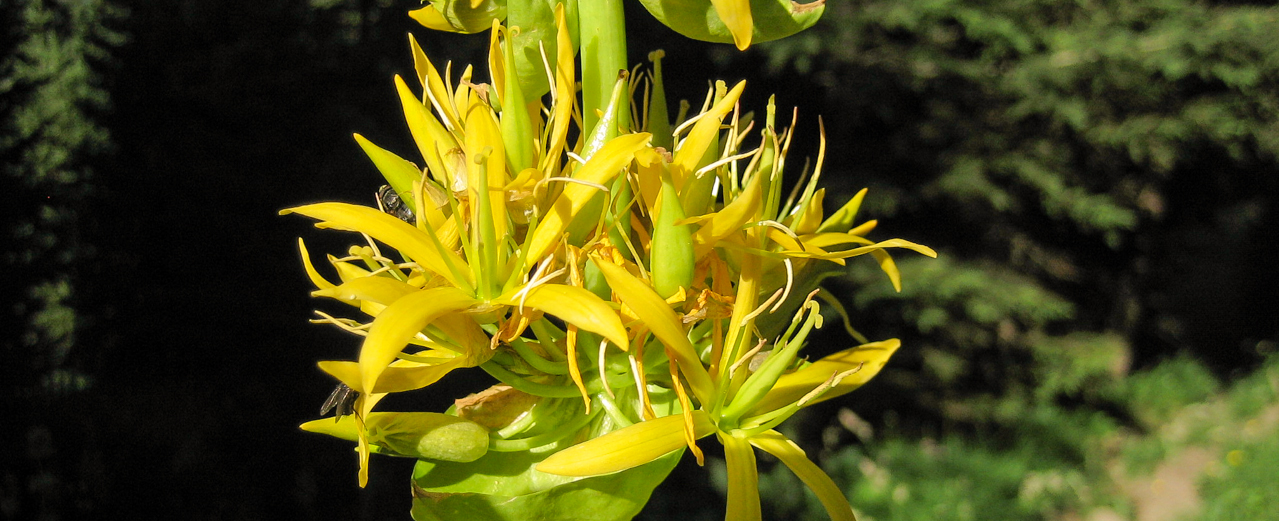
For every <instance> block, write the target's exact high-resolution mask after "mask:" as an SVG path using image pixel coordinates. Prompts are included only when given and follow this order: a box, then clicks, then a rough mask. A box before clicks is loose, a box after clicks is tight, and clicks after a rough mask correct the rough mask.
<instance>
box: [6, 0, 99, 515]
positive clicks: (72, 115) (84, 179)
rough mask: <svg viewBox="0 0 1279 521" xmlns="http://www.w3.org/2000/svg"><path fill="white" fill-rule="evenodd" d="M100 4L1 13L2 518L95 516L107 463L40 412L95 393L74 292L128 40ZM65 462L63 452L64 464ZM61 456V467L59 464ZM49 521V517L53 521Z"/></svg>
mask: <svg viewBox="0 0 1279 521" xmlns="http://www.w3.org/2000/svg"><path fill="white" fill-rule="evenodd" d="M120 16H121V13H120V11H119V10H118V9H117V8H115V7H114V6H112V5H111V4H110V3H109V2H107V1H105V0H89V1H79V2H57V1H46V0H18V1H14V2H4V3H3V4H0V19H4V20H9V22H6V23H5V24H4V27H3V29H0V31H2V32H0V175H2V176H3V180H4V186H5V188H4V189H3V190H0V198H3V199H2V201H3V202H2V203H0V214H2V215H3V219H0V222H2V223H3V231H2V232H0V233H3V236H4V239H3V240H0V244H2V245H3V246H0V269H2V270H3V275H0V281H2V282H0V285H2V286H3V291H0V299H2V300H0V331H3V334H2V335H0V350H2V351H0V356H2V357H3V360H4V362H3V363H0V382H2V383H0V386H2V387H0V393H3V398H2V399H0V403H3V404H4V405H3V408H4V410H5V416H6V419H5V428H4V429H3V430H2V432H3V434H2V435H0V440H2V443H3V445H4V446H5V447H7V448H6V450H5V451H4V457H3V460H4V461H5V464H4V465H2V466H0V467H2V468H3V473H4V474H3V476H0V477H2V478H3V481H2V482H0V488H3V492H4V493H3V497H4V509H3V514H4V516H5V518H6V519H21V518H27V519H35V518H41V519H52V518H57V517H58V515H59V513H60V512H61V513H66V514H75V513H80V514H83V513H86V512H88V511H90V506H89V505H91V504H92V502H93V501H94V499H95V497H94V495H95V492H96V491H98V490H100V487H99V486H97V484H96V483H95V481H97V480H98V479H99V478H100V472H101V470H102V469H101V467H100V460H98V458H97V453H96V452H95V450H94V449H93V448H92V447H91V446H85V445H79V446H68V445H70V444H69V443H67V442H66V440H62V441H58V440H55V439H54V436H53V434H52V433H53V432H54V430H56V429H57V427H55V426H52V425H50V419H51V418H50V417H49V416H48V415H46V414H45V412H47V411H48V410H49V409H50V408H51V404H53V403H58V402H56V400H60V399H65V398H67V397H71V396H74V395H76V394H78V393H80V392H82V391H84V390H86V389H88V388H89V387H90V386H91V385H92V379H91V373H92V369H93V367H92V366H93V365H94V364H95V360H96V356H95V353H93V352H92V348H91V346H90V348H89V349H85V348H84V346H82V345H81V342H80V341H79V340H80V338H82V337H83V335H84V333H85V328H86V326H87V324H88V321H87V320H86V317H87V316H88V314H86V313H85V312H84V309H82V307H81V299H80V298H79V294H78V293H79V291H80V286H81V282H82V280H83V278H84V272H85V271H87V266H88V265H89V262H90V260H91V259H92V258H93V257H94V247H93V245H92V244H87V243H86V241H84V240H82V237H83V235H82V233H81V227H82V226H84V225H86V224H87V223H88V222H90V220H91V218H92V216H91V215H90V214H89V212H88V208H89V205H90V202H91V199H92V198H93V197H94V192H95V186H96V182H97V180H96V179H95V177H94V169H93V168H92V166H91V164H92V161H93V159H94V158H95V157H98V156H100V155H101V154H103V153H104V152H106V151H108V149H109V147H110V137H109V133H108V131H107V130H106V129H105V128H103V126H102V125H101V124H100V123H99V121H98V117H99V115H100V114H101V112H102V111H103V110H105V109H106V108H107V106H108V104H109V99H108V95H107V93H106V91H105V89H104V87H103V84H102V78H101V76H100V70H101V68H103V67H104V66H107V65H108V64H109V63H110V62H111V54H110V53H111V49H112V48H113V47H116V46H118V45H120V44H121V43H123V41H124V36H123V35H122V34H121V33H119V32H117V31H115V30H113V29H112V28H111V27H112V25H113V22H115V21H117V20H118V19H119V17H120ZM59 452H61V454H59ZM55 456H56V457H55ZM51 516H52V517H51Z"/></svg>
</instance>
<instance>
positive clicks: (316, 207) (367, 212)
mask: <svg viewBox="0 0 1279 521" xmlns="http://www.w3.org/2000/svg"><path fill="white" fill-rule="evenodd" d="M294 212H296V213H300V214H302V215H305V216H307V217H311V218H313V219H319V220H320V221H321V222H320V223H319V224H316V226H317V227H320V228H333V229H336V230H345V231H352V232H363V233H366V234H368V235H369V236H370V237H373V238H374V239H377V240H379V241H382V242H384V243H386V244H387V245H389V246H391V247H392V248H395V249H396V250H399V251H400V253H402V254H404V255H406V256H408V257H409V258H411V259H413V260H414V261H416V262H417V263H418V264H419V265H421V266H422V267H423V268H426V269H427V270H429V271H431V272H434V273H435V274H437V275H439V276H441V277H444V279H445V280H448V281H449V282H450V283H452V284H453V285H455V286H460V287H463V288H469V287H471V284H472V282H471V281H470V280H469V279H464V278H461V277H464V276H465V275H466V274H465V272H464V271H463V272H462V273H461V274H455V273H454V272H453V270H452V269H450V267H453V268H457V267H461V266H464V265H465V262H464V261H463V260H462V258H461V257H459V256H458V255H457V254H456V253H453V252H452V251H449V250H443V249H441V248H439V247H438V246H437V243H436V242H435V241H434V240H432V238H431V237H429V236H427V234H426V233H425V232H423V231H421V230H418V229H417V228H415V227H413V225H411V224H408V223H406V222H404V221H401V220H399V219H396V218H395V217H393V216H391V215H388V214H386V213H383V212H381V211H379V210H378V209H376V208H369V207H367V206H359V205H354V204H346V203H319V204H311V205H306V206H299V207H297V208H289V209H287V210H283V211H281V212H280V214H282V215H283V214H288V213H294Z"/></svg>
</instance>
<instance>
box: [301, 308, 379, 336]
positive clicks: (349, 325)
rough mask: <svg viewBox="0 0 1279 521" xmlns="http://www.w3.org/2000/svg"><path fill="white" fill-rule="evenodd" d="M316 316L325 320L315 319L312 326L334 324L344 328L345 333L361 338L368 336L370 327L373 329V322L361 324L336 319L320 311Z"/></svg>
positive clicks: (346, 319)
mask: <svg viewBox="0 0 1279 521" xmlns="http://www.w3.org/2000/svg"><path fill="white" fill-rule="evenodd" d="M315 314H317V315H320V316H321V317H323V320H314V319H313V320H311V321H310V322H311V323H312V324H333V325H335V326H337V327H339V328H342V330H343V331H346V332H348V333H352V334H356V335H359V336H368V335H369V332H368V331H367V330H368V329H369V328H370V327H373V323H372V322H370V323H368V324H361V323H359V322H356V321H354V320H351V319H349V318H336V317H333V316H332V315H329V314H328V313H325V312H323V311H319V310H316V312H315Z"/></svg>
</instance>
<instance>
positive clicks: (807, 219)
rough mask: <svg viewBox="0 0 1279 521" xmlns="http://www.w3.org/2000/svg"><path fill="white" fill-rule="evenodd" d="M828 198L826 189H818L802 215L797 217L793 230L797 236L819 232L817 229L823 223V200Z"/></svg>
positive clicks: (805, 206)
mask: <svg viewBox="0 0 1279 521" xmlns="http://www.w3.org/2000/svg"><path fill="white" fill-rule="evenodd" d="M825 197H826V189H825V188H818V189H817V191H816V192H813V196H812V198H811V199H809V200H808V204H806V205H804V207H803V211H802V213H800V214H799V215H797V216H796V217H795V222H794V224H792V225H791V229H792V230H794V231H795V233H796V234H799V235H804V234H809V233H813V232H814V231H817V227H818V226H819V225H821V222H822V199H824V198H825Z"/></svg>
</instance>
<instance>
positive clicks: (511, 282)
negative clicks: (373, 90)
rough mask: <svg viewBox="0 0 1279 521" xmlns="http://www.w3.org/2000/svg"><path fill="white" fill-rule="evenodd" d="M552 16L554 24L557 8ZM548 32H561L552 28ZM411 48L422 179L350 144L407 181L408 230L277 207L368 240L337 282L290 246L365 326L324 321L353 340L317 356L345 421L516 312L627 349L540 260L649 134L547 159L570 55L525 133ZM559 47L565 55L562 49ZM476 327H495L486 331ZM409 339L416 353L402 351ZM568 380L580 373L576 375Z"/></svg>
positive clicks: (470, 361) (501, 88) (480, 354)
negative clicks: (349, 393) (358, 339)
mask: <svg viewBox="0 0 1279 521" xmlns="http://www.w3.org/2000/svg"><path fill="white" fill-rule="evenodd" d="M559 16H560V17H561V20H562V17H563V13H562V10H561V11H560V13H559ZM561 27H563V26H561ZM503 34H504V32H503V31H502V30H501V29H500V28H499V27H494V31H493V39H492V41H493V47H494V49H499V50H498V51H497V52H496V53H495V54H496V56H491V59H490V64H491V66H492V67H493V70H494V71H500V70H502V69H503V67H504V66H505V64H509V61H507V62H503V60H502V59H501V52H500V46H499V45H498V42H499V37H500V36H502V35H503ZM560 38H567V35H566V34H565V33H564V30H563V28H562V29H561V34H560ZM412 46H413V51H414V56H415V57H417V59H418V60H417V69H418V76H419V80H420V81H421V83H422V84H423V86H424V88H425V89H426V94H425V101H423V99H422V98H419V97H417V96H416V95H414V94H413V93H412V92H411V91H410V90H409V89H408V87H407V85H406V84H405V83H404V81H403V80H401V79H400V78H399V77H396V79H395V80H396V81H395V83H396V90H397V92H399V94H400V99H401V101H402V104H403V106H404V113H405V119H406V121H407V122H408V125H409V129H410V131H411V132H412V134H413V138H414V140H415V141H416V142H417V144H418V148H419V150H420V152H421V153H422V156H423V161H424V162H425V164H426V165H427V167H426V170H425V175H423V173H422V172H420V171H418V170H417V168H416V167H415V166H411V164H410V163H408V162H407V161H405V160H403V159H400V158H399V157H398V156H395V155H394V154H392V153H390V152H387V151H385V150H382V149H380V148H377V147H376V146H375V145H373V144H372V143H368V142H367V140H363V139H362V138H360V142H361V145H362V147H364V148H365V149H366V150H372V153H371V154H370V157H371V158H372V159H374V163H375V164H376V165H378V166H379V167H380V168H383V169H384V171H385V170H391V171H392V172H393V173H395V174H399V176H400V177H399V179H404V178H405V177H408V178H409V179H408V181H410V182H411V187H412V188H411V190H410V191H409V192H408V193H407V194H405V195H407V196H408V197H406V200H409V201H413V202H414V206H415V214H416V215H417V216H418V218H417V223H416V225H413V224H409V223H406V222H403V221H401V220H399V219H397V218H395V217H393V216H391V215H388V214H386V213H384V212H382V211H380V210H378V209H374V208H369V207H364V206H358V205H352V204H346V203H319V204H312V205H306V206H301V207H296V208H290V209H287V210H284V211H283V212H281V213H298V214H301V215H305V216H308V217H312V218H314V219H317V220H318V221H319V223H317V226H318V227H320V228H332V229H337V230H344V231H352V232H359V233H361V234H364V235H365V236H366V237H368V238H369V239H370V243H369V246H368V247H364V248H354V249H353V251H354V252H356V253H357V254H356V255H353V256H352V257H350V258H345V259H333V260H332V262H333V264H334V266H335V268H337V270H338V272H339V276H340V277H341V279H342V281H341V283H340V284H334V283H331V282H329V281H327V280H325V279H324V278H323V277H321V276H320V275H319V273H318V272H317V271H316V270H315V269H314V267H313V266H312V265H311V263H310V259H309V256H308V255H307V253H306V250H305V247H303V257H304V261H305V263H306V267H307V273H308V275H309V276H311V278H312V280H313V281H314V282H315V284H316V286H317V287H318V288H319V289H318V290H317V291H316V292H315V293H314V294H315V295H316V296H322V297H329V298H334V299H338V300H341V301H343V302H347V303H349V304H352V305H354V306H356V307H359V308H360V309H361V311H363V312H365V313H366V314H368V315H371V316H373V319H372V321H371V323H369V324H361V323H359V322H356V321H352V320H338V319H332V320H331V321H332V322H335V323H338V324H339V325H343V326H344V327H345V328H346V329H348V330H351V331H353V332H356V333H357V334H361V335H364V336H365V339H364V342H363V345H362V347H361V349H360V354H359V358H358V361H356V362H344V361H331V362H322V363H321V364H320V367H321V368H322V369H323V370H324V371H326V372H328V373H329V374H331V375H333V376H334V377H336V378H337V379H339V380H341V381H342V382H343V383H345V384H346V385H348V386H350V387H351V389H353V390H355V391H356V392H359V393H361V395H360V398H359V400H358V401H357V403H356V411H355V412H356V415H357V417H358V418H357V420H361V419H363V418H367V417H368V416H369V414H370V412H371V411H372V409H373V407H374V405H375V404H376V403H377V402H378V401H379V400H380V399H381V397H383V396H385V394H386V393H392V392H401V391H407V390H412V389H418V388H421V387H425V386H427V385H430V384H432V383H434V382H435V381H437V380H438V379H439V378H440V377H442V376H443V375H444V374H446V373H448V372H449V371H451V370H453V369H457V368H463V367H474V366H478V365H482V364H484V363H485V362H487V361H488V360H489V359H490V358H491V357H492V356H493V348H494V347H495V346H496V345H497V343H498V342H500V341H507V340H511V339H513V338H515V337H518V336H519V334H520V332H521V331H522V329H523V326H522V324H527V317H529V316H535V315H539V314H541V313H545V314H548V315H552V316H554V317H557V318H558V319H560V320H562V321H563V323H564V324H566V325H568V326H569V327H570V328H573V329H580V330H581V331H584V332H589V333H594V334H597V335H599V336H600V337H601V338H603V339H606V340H607V341H608V342H610V343H612V344H613V345H615V346H617V347H618V348H620V349H622V350H626V349H628V347H629V339H628V337H627V331H626V329H625V328H624V327H623V325H622V323H621V321H620V318H619V317H618V314H617V313H616V311H615V310H614V309H613V307H612V306H611V305H610V304H609V303H608V302H606V301H605V300H603V299H601V298H600V297H599V296H597V295H595V294H593V293H591V292H590V291H587V290H586V289H584V288H582V287H579V286H575V285H570V284H564V283H557V282H555V281H557V280H561V279H563V278H564V275H563V274H564V270H563V269H560V270H551V269H550V268H548V266H553V265H554V264H555V263H556V262H561V263H562V261H557V260H556V259H555V258H554V256H553V254H554V253H555V252H556V251H557V250H558V247H559V246H560V243H561V241H562V237H563V235H564V234H565V232H566V231H567V230H568V229H569V227H570V225H571V224H573V223H574V220H575V218H576V217H578V215H579V214H580V213H582V210H583V208H584V207H586V206H587V202H588V201H589V200H590V199H591V197H592V196H593V195H595V194H596V193H598V192H599V191H600V187H602V186H606V185H608V184H609V183H610V182H611V181H612V180H613V178H615V177H616V176H617V175H618V174H619V172H621V171H622V170H623V167H624V166H626V165H627V164H629V163H630V162H631V160H632V159H633V157H634V155H635V154H636V153H637V152H638V151H640V150H642V149H643V148H644V147H645V146H646V144H647V143H648V141H649V136H648V135H647V134H628V135H624V136H620V137H617V138H615V139H612V140H609V141H607V142H604V143H602V144H599V145H598V146H596V147H595V148H594V149H593V150H589V151H587V152H584V157H583V156H579V157H582V159H583V161H582V162H581V163H580V164H578V163H569V164H567V165H561V164H560V162H559V161H558V159H557V158H558V157H559V156H560V155H561V152H562V150H563V148H564V146H565V144H564V141H565V129H566V123H567V120H568V119H569V118H570V117H571V115H572V112H573V111H572V104H573V98H572V90H571V89H572V88H573V87H572V83H571V81H566V80H565V79H566V78H569V79H571V78H572V77H573V73H572V70H571V68H572V63H573V62H572V59H571V58H572V56H571V54H569V55H567V56H566V57H562V58H565V59H561V60H560V61H559V63H560V64H561V65H560V70H559V71H557V82H556V83H557V84H556V85H555V87H556V92H557V95H556V104H555V105H553V106H552V108H551V109H550V110H549V111H548V113H549V114H550V119H549V121H547V122H541V121H537V122H536V123H537V127H538V128H539V129H545V130H547V131H548V132H546V133H544V134H542V136H541V138H536V137H535V136H531V135H528V132H527V131H526V132H524V133H520V132H513V133H510V134H507V133H505V132H504V130H506V129H508V128H510V127H509V124H508V122H509V120H511V119H519V120H526V122H528V121H527V120H529V119H530V117H529V112H528V111H526V110H523V107H522V105H523V104H518V105H515V106H511V105H507V106H508V109H509V110H504V111H500V112H499V111H497V110H495V109H494V108H493V107H494V105H495V104H496V102H497V98H498V97H499V96H498V95H497V94H496V93H494V92H487V93H486V92H484V90H483V89H481V88H478V87H475V86H473V85H471V84H469V81H468V80H467V79H466V78H468V77H469V73H464V74H463V78H464V81H463V82H462V83H461V84H459V85H457V86H456V87H454V86H453V85H449V84H447V83H445V82H444V81H443V80H442V79H441V78H440V77H439V75H438V73H437V72H436V69H435V67H434V66H433V65H432V64H431V63H430V61H429V60H427V59H426V57H425V54H424V53H422V51H421V49H420V48H419V47H418V46H417V44H416V42H413V43H412ZM562 48H563V49H565V50H566V52H571V49H569V48H568V46H563V47H562ZM566 69H567V70H566ZM494 76H495V78H497V81H495V83H497V85H496V86H495V88H494V89H493V90H494V91H497V92H505V94H503V95H501V96H500V97H501V98H504V101H506V102H507V103H508V104H510V103H511V102H512V100H514V99H516V98H518V96H517V95H513V94H512V93H517V92H518V87H515V86H514V85H513V84H505V85H503V84H502V81H501V78H502V76H501V75H499V74H494ZM508 87H511V89H508ZM428 105H429V106H430V107H433V108H434V109H435V115H432V114H431V111H430V109H429V108H428ZM516 127H517V128H519V125H516ZM523 128H524V129H526V130H527V129H530V128H532V127H531V126H529V125H523ZM508 136H509V137H508ZM357 138H358V136H357ZM538 142H541V143H545V147H544V148H539V149H537V150H532V149H531V148H530V151H531V152H533V154H528V155H523V156H522V157H523V158H524V159H523V160H521V159H517V158H515V156H516V155H518V154H515V153H514V151H516V150H519V149H523V147H525V146H527V145H528V144H530V143H538ZM516 161H517V162H516ZM513 162H514V163H513ZM405 165H410V166H408V167H406V166H405ZM515 165H524V166H515ZM534 165H536V168H535V167H534ZM410 169H411V171H412V172H417V175H416V178H413V177H414V176H413V175H411V174H408V172H409V171H410ZM406 174H408V175H406ZM387 177H388V179H392V178H396V176H395V175H388V176H387ZM548 181H562V182H560V183H549V182H548ZM552 184H553V185H557V186H554V187H551V186H549V185H552ZM402 193H403V192H402ZM526 209H527V210H529V211H528V212H525V210H526ZM514 212H521V214H520V215H518V216H516V215H512V213H514ZM516 227H518V228H519V229H516ZM373 241H376V242H373ZM378 243H380V244H384V245H386V246H389V247H391V248H393V249H395V250H396V251H398V252H399V254H400V255H401V256H402V257H403V259H402V261H394V260H392V259H389V258H387V257H385V256H383V255H381V254H380V252H379V251H378V250H377V247H376V244H378ZM355 261H363V262H364V263H365V264H366V265H367V267H368V268H369V269H363V268H360V267H358V266H356V265H355V264H353V262H355ZM534 268H536V269H534ZM485 328H488V329H489V330H490V331H504V332H505V334H504V335H490V333H489V332H486V331H485ZM503 336H505V337H503ZM409 345H415V346H418V347H421V348H424V349H421V350H418V351H416V352H412V353H406V352H404V350H405V347H406V346H409ZM570 349H572V346H571V345H570ZM575 376H576V377H577V379H578V380H579V382H580V376H579V375H575ZM580 385H581V384H580V383H579V386H580ZM583 393H584V394H585V388H584V386H583ZM363 432H364V431H363V430H362V429H361V430H360V433H361V434H360V447H361V449H360V451H361V457H362V458H361V460H362V465H361V474H360V483H361V486H363V485H364V484H365V482H366V475H367V474H366V470H367V464H366V463H364V462H366V461H367V457H368V451H369V449H368V441H367V439H366V437H365V435H364V434H363Z"/></svg>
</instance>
